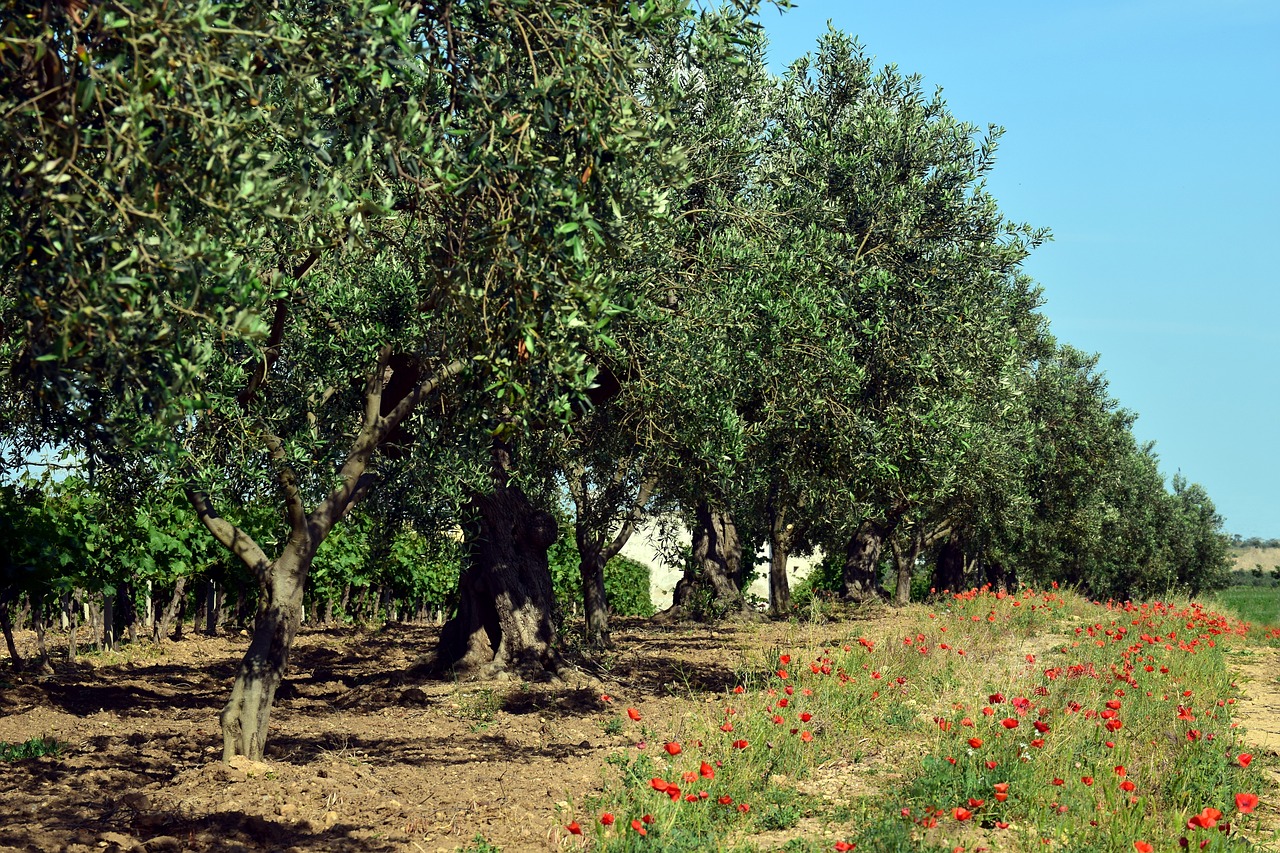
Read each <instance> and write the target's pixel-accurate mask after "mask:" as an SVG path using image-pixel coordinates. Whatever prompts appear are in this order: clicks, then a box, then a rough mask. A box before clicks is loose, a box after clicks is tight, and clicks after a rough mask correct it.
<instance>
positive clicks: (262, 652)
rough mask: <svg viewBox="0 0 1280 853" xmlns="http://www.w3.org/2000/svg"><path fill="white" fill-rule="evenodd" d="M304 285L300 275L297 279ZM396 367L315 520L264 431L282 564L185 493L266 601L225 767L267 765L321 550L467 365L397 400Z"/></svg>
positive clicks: (257, 379)
mask: <svg viewBox="0 0 1280 853" xmlns="http://www.w3.org/2000/svg"><path fill="white" fill-rule="evenodd" d="M298 277H300V276H298V275H296V274H295V278H298ZM287 315H288V303H287V301H286V300H280V301H278V302H277V305H276V317H275V321H274V322H273V324H272V334H271V340H270V344H269V346H268V347H267V353H268V356H269V357H268V358H267V360H266V361H265V363H264V364H263V365H262V366H261V367H260V369H258V370H256V371H255V372H254V373H253V374H252V377H251V381H250V383H249V385H248V387H246V389H245V390H244V392H243V393H242V394H241V396H240V401H241V403H242V405H243V406H244V407H245V408H246V410H247V409H248V408H249V407H250V406H251V404H252V403H253V400H254V398H255V395H256V392H257V389H258V387H259V386H260V385H261V383H262V382H265V381H266V378H267V375H268V374H269V372H270V370H271V367H272V365H273V364H274V362H275V359H276V357H277V356H278V354H279V347H280V344H281V338H282V335H283V330H284V327H285V318H286V317H287ZM391 362H392V352H391V348H390V347H383V348H382V349H381V350H380V351H379V353H378V359H377V362H376V364H375V365H374V366H373V369H372V370H371V371H370V373H369V375H368V376H367V377H366V381H365V389H364V403H365V410H364V413H363V422H362V424H361V427H360V431H359V432H358V433H357V434H356V437H355V439H354V440H353V441H352V443H351V446H350V448H349V450H348V452H347V456H346V459H345V460H343V463H342V466H341V467H340V468H339V470H338V476H337V481H338V485H337V486H336V487H334V489H333V491H331V492H330V493H329V494H328V495H327V496H326V497H325V499H324V500H323V501H321V502H320V504H319V505H318V506H317V507H316V508H315V509H314V510H313V511H312V512H311V513H309V514H308V513H307V511H306V509H305V507H304V506H303V497H302V493H301V491H300V489H299V487H298V479H297V475H296V474H295V473H294V471H293V468H292V467H291V466H290V464H289V460H288V455H287V453H286V451H285V447H284V443H283V442H282V441H281V440H280V438H278V437H277V436H275V435H273V434H271V432H270V431H269V430H267V429H266V428H265V426H264V427H263V428H262V432H261V435H260V437H261V440H262V442H263V444H264V446H265V448H266V450H267V452H268V455H269V459H270V462H271V465H272V467H273V469H274V471H275V474H276V479H277V480H278V483H279V486H280V490H281V493H282V496H283V499H284V510H285V518H286V520H287V521H288V523H289V530H290V533H289V538H288V540H287V542H286V544H285V547H284V549H283V550H282V551H281V552H280V554H279V556H277V557H276V559H274V560H271V559H269V558H268V557H267V555H266V553H265V552H264V551H263V550H262V548H261V547H260V546H259V545H258V543H257V542H255V541H254V539H253V537H251V536H250V535H249V534H247V533H246V532H245V531H243V530H241V529H240V528H239V527H237V526H236V525H234V524H232V523H230V522H228V521H227V520H225V519H223V518H222V517H221V516H220V515H218V513H217V511H216V510H215V509H214V507H213V505H212V503H211V502H210V500H209V497H208V495H206V494H205V493H204V492H202V491H200V490H199V489H197V488H195V487H194V486H189V487H188V488H187V497H188V499H189V500H190V501H191V505H192V507H193V508H194V509H195V511H196V516H197V517H198V518H199V519H200V521H201V523H202V524H204V526H205V527H206V528H207V529H208V530H209V532H210V533H211V534H212V535H213V537H214V539H216V540H217V541H218V542H219V543H220V544H221V545H222V546H223V547H225V548H226V549H227V550H229V551H231V552H232V553H233V554H235V555H236V556H237V557H238V558H239V559H240V561H241V562H242V563H244V564H245V566H246V567H248V569H249V571H250V572H251V573H252V574H253V576H254V577H256V578H257V580H258V585H259V588H260V590H261V593H262V596H261V600H260V602H259V606H258V613H257V619H256V622H255V624H254V628H253V638H252V640H251V641H250V643H249V648H248V650H247V651H246V652H245V656H244V660H242V661H241V663H240V668H239V670H238V671H237V673H236V680H235V684H234V685H233V687H232V690H231V698H230V700H229V701H228V702H227V704H226V707H224V708H223V709H222V714H221V718H220V719H221V722H222V757H223V760H224V761H228V760H230V759H231V758H233V757H235V756H237V755H244V756H247V757H248V758H251V759H253V760H261V759H262V756H263V752H264V750H265V747H266V737H267V724H268V721H269V719H270V715H271V705H272V702H273V701H274V699H275V694H276V690H277V689H278V688H279V686H280V682H281V680H282V679H283V678H284V674H285V669H286V667H287V666H288V663H289V650H290V649H291V648H292V646H293V640H294V637H295V636H296V635H297V633H298V626H299V625H300V624H301V621H302V598H303V592H304V590H305V589H306V583H307V574H308V572H309V571H310V569H311V563H312V560H313V559H314V557H315V554H316V549H317V548H319V547H320V544H321V543H322V542H324V540H325V537H326V536H328V535H329V532H330V531H331V530H332V529H333V526H334V525H335V524H337V523H338V521H339V520H340V519H342V518H343V517H344V516H345V515H346V514H347V512H348V511H350V509H351V507H352V506H354V505H355V504H356V503H358V502H359V501H360V500H361V499H362V498H363V497H364V495H365V494H367V492H368V489H369V488H370V486H371V484H372V482H373V480H374V476H373V475H372V473H370V472H369V470H368V469H369V465H370V461H371V460H372V458H373V456H374V454H375V453H376V452H377V451H378V448H379V447H380V446H381V445H382V444H383V442H385V441H386V440H387V438H388V437H389V436H390V435H392V434H394V431H395V429H396V427H397V426H398V425H399V424H400V423H401V422H403V421H404V419H405V418H406V417H407V416H408V415H409V413H410V412H412V411H413V409H414V408H415V407H416V406H417V405H418V404H419V403H421V402H422V400H423V399H425V398H426V397H427V396H428V395H429V394H432V393H434V392H435V391H436V390H437V389H438V388H439V387H440V386H441V385H442V384H443V383H444V382H446V381H448V380H449V379H451V378H453V377H455V376H457V375H458V374H460V373H461V372H462V371H463V369H464V368H465V365H464V364H463V363H462V362H460V361H453V362H451V363H449V364H447V365H445V366H443V367H441V368H440V369H439V370H438V371H436V372H435V373H433V374H429V375H427V376H426V377H424V378H422V379H421V380H420V381H418V377H419V374H418V373H417V372H413V373H412V376H413V377H414V381H413V382H411V383H409V384H408V387H406V388H404V390H403V391H401V392H399V393H397V395H396V396H395V397H394V399H393V398H392V397H391V396H387V397H385V398H384V395H383V392H384V390H386V389H387V388H388V383H389V381H390V380H395V379H396V376H395V370H394V369H393V368H392V366H391ZM402 384H404V383H402Z"/></svg>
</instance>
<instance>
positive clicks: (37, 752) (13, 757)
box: [0, 736, 64, 763]
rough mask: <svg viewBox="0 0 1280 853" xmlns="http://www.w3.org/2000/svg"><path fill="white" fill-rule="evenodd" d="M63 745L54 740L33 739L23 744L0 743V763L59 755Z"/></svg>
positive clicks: (46, 737)
mask: <svg viewBox="0 0 1280 853" xmlns="http://www.w3.org/2000/svg"><path fill="white" fill-rule="evenodd" d="M63 749H64V745H63V744H62V743H59V742H58V741H57V740H55V739H54V738H51V737H48V736H45V737H33V738H31V740H28V741H26V742H25V743H4V742H2V741H0V763H7V762H12V761H22V760H24V759H27V758H43V757H44V756H46V755H59V754H61V752H62V750H63Z"/></svg>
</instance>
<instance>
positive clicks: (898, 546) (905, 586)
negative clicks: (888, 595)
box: [890, 530, 924, 607]
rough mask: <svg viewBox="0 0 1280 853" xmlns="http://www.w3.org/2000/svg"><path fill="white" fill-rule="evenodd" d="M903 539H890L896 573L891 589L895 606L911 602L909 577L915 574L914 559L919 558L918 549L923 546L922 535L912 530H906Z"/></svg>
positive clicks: (904, 605)
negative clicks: (895, 581)
mask: <svg viewBox="0 0 1280 853" xmlns="http://www.w3.org/2000/svg"><path fill="white" fill-rule="evenodd" d="M903 540H904V541H902V542H899V541H898V539H896V538H895V539H892V540H890V541H891V543H892V545H893V560H894V563H895V567H896V569H897V575H898V579H897V584H896V585H895V587H894V590H893V604H894V606H895V607H906V606H907V605H908V604H910V603H911V578H912V576H913V575H914V574H915V567H916V560H918V559H919V558H920V551H921V549H922V548H923V547H924V536H923V535H922V534H920V533H919V532H916V531H914V530H910V531H908V532H907V533H906V535H905V536H904V537H903Z"/></svg>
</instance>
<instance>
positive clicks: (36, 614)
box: [29, 592, 53, 672]
mask: <svg viewBox="0 0 1280 853" xmlns="http://www.w3.org/2000/svg"><path fill="white" fill-rule="evenodd" d="M29 595H30V596H31V627H32V628H34V629H35V632H36V652H37V654H38V655H39V661H40V669H41V670H42V671H44V672H53V668H52V667H51V666H49V647H48V645H46V644H45V632H46V630H47V628H48V625H47V623H46V622H45V596H44V593H43V592H41V593H39V594H36V593H29Z"/></svg>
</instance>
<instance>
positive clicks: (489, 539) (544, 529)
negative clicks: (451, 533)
mask: <svg viewBox="0 0 1280 853" xmlns="http://www.w3.org/2000/svg"><path fill="white" fill-rule="evenodd" d="M472 509H473V511H474V512H473V516H472V519H471V521H469V522H468V524H467V530H466V534H467V544H468V549H469V552H470V553H469V555H468V556H469V559H468V565H467V568H466V570H465V571H464V572H463V573H462V577H461V578H460V579H459V581H458V612H457V614H456V615H455V616H454V617H453V618H452V619H451V620H449V622H448V623H446V624H445V626H444V629H443V630H442V631H441V633H440V647H439V650H438V652H437V655H436V667H437V668H438V669H440V670H446V671H448V670H451V671H453V672H454V673H455V674H456V675H457V676H459V677H463V678H474V677H488V676H492V675H494V674H496V673H499V672H504V671H508V670H514V671H516V672H518V673H520V674H521V675H522V676H523V677H525V678H539V677H543V676H545V675H546V674H547V673H548V672H555V671H557V670H558V669H559V667H560V660H559V656H558V655H557V653H556V650H555V645H556V640H557V637H558V632H557V630H556V625H555V619H554V611H555V593H554V592H553V590H552V587H551V571H550V569H549V568H548V565H547V549H548V548H550V547H551V545H552V543H553V542H555V540H556V536H557V534H558V531H557V529H556V520H555V518H554V516H552V515H551V514H550V513H548V512H545V511H543V510H540V509H537V508H536V507H534V506H533V504H532V503H530V502H529V499H528V498H527V497H525V494H524V492H522V491H521V490H520V489H518V488H515V487H506V486H500V487H498V488H495V489H494V491H493V493H492V494H489V495H483V496H479V497H477V498H475V499H474V500H473V501H472Z"/></svg>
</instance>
